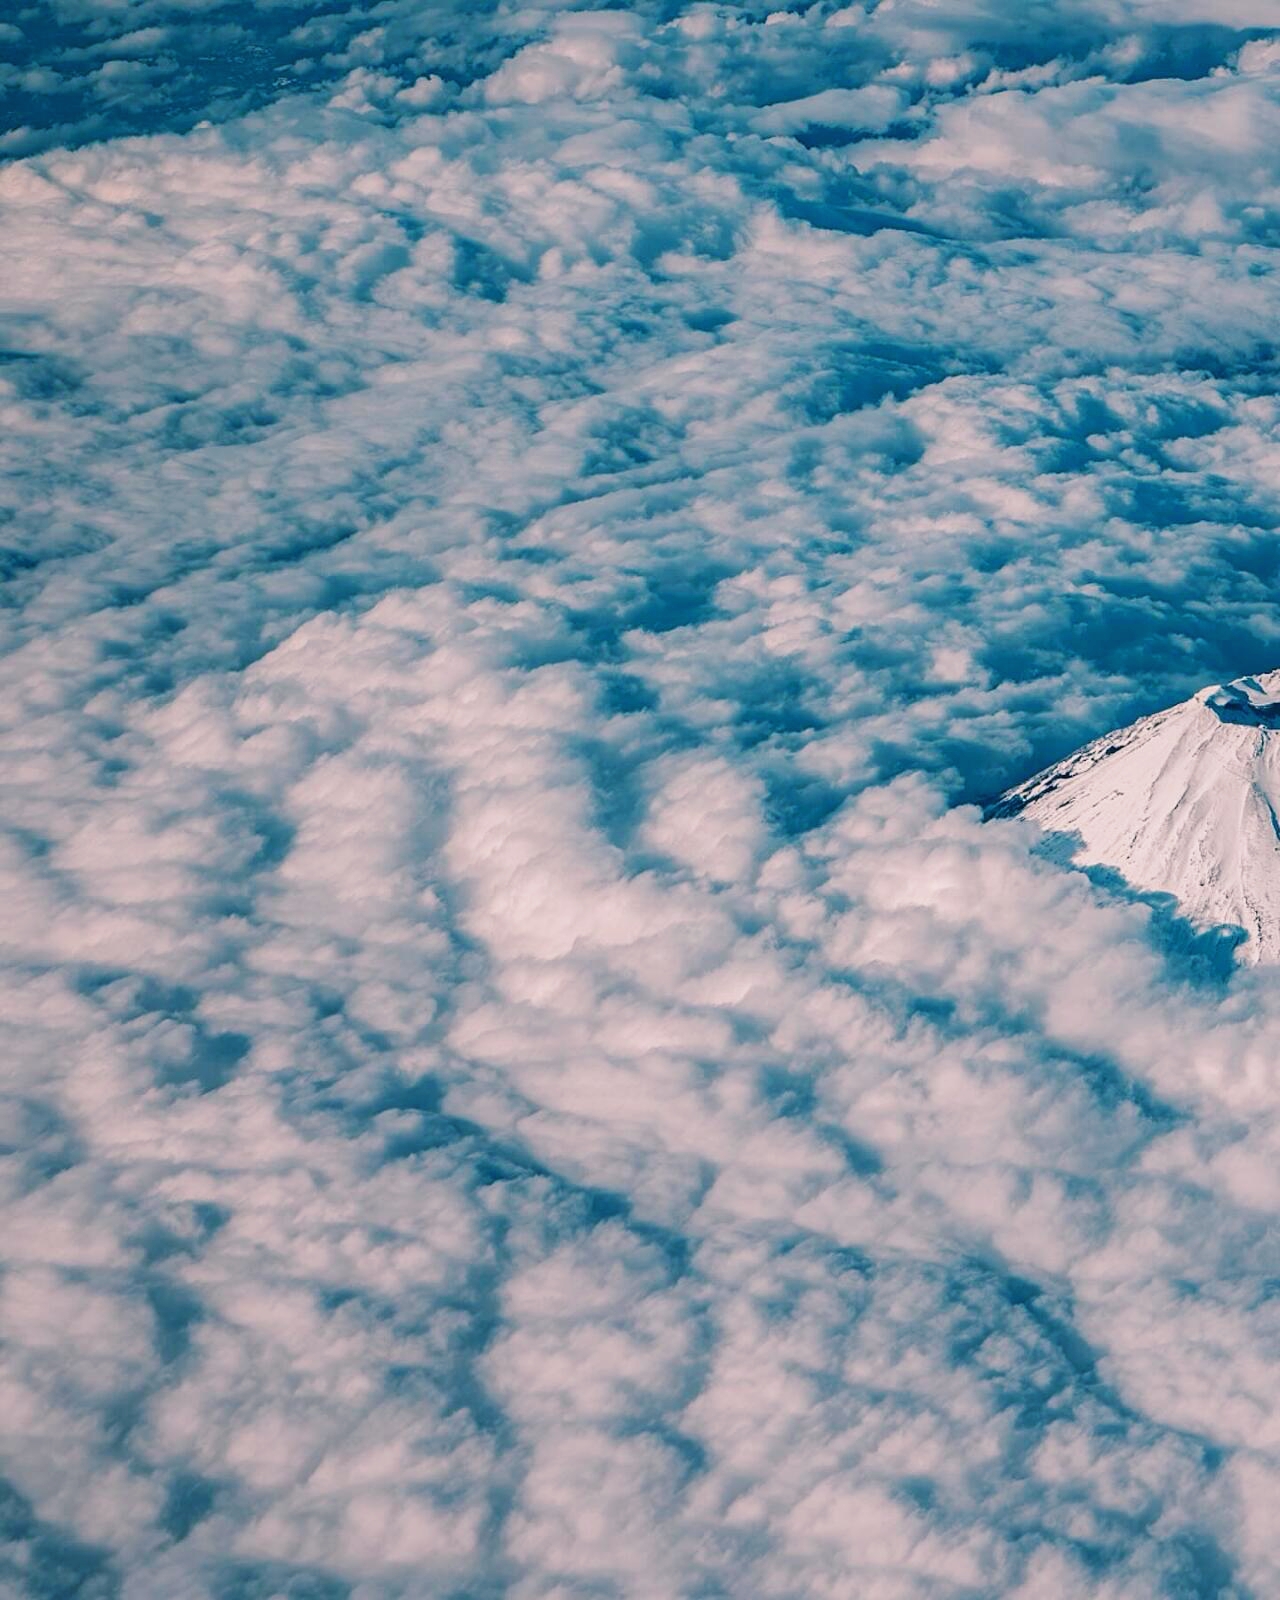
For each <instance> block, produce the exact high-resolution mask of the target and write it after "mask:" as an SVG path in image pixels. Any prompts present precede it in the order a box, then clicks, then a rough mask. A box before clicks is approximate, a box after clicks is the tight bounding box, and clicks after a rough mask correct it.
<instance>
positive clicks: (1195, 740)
mask: <svg viewBox="0 0 1280 1600" xmlns="http://www.w3.org/2000/svg"><path fill="white" fill-rule="evenodd" d="M993 814H994V815H999V816H1015V815H1025V816H1029V817H1032V818H1034V820H1035V821H1036V822H1038V823H1039V824H1040V825H1041V827H1043V828H1044V829H1045V830H1046V831H1047V832H1049V833H1051V834H1056V835H1062V836H1064V837H1065V838H1066V839H1069V840H1071V841H1073V842H1076V841H1078V842H1079V848H1077V849H1076V850H1075V851H1074V853H1073V857H1072V858H1073V860H1075V861H1076V862H1079V863H1096V864H1100V865H1106V866H1110V867H1114V868H1115V869H1116V870H1117V871H1118V872H1120V873H1122V874H1123V875H1124V877H1125V878H1127V879H1128V880H1129V882H1130V883H1132V884H1134V885H1135V886H1136V887H1138V888H1141V889H1152V890H1162V891H1167V892H1168V893H1170V894H1173V895H1176V896H1177V898H1178V901H1179V904H1180V908H1181V910H1182V912H1183V913H1184V915H1186V916H1187V917H1189V918H1190V919H1191V920H1192V921H1194V922H1197V923H1201V924H1210V925H1211V924H1217V923H1231V924H1236V925H1238V926H1240V927H1241V928H1243V929H1244V930H1245V932H1246V933H1247V934H1248V939H1247V941H1246V942H1245V943H1244V944H1243V945H1242V946H1241V950H1240V954H1241V956H1242V958H1243V959H1244V960H1246V961H1255V962H1257V961H1276V960H1280V672H1270V673H1267V674H1265V675H1264V676H1263V677H1260V678H1238V679H1236V680H1235V681H1234V682H1232V683H1227V684H1222V685H1216V686H1210V687H1209V688H1207V689H1202V690H1201V691H1200V692H1199V694H1196V695H1193V696H1192V698H1191V699H1190V700H1187V701H1184V702H1183V703H1182V704H1181V705H1177V706H1173V707H1171V708H1170V709H1169V710H1168V711H1161V712H1157V713H1156V715H1154V716H1150V717H1143V718H1142V719H1141V720H1140V721H1138V722H1135V723H1134V724H1133V725H1132V726H1131V727H1128V728H1122V729H1120V730H1119V731H1118V732H1116V733H1109V734H1106V735H1104V737H1102V738H1101V739H1095V740H1094V741H1093V743H1092V744H1087V745H1085V746H1084V747H1083V749H1081V750H1078V751H1076V752H1075V754H1074V755H1071V756H1068V757H1067V759H1066V760H1065V761H1061V762H1059V763H1058V764H1057V765H1056V766H1053V767H1049V768H1047V769H1046V770H1045V771H1044V772H1041V773H1038V774H1037V775H1036V776H1035V777H1034V778H1030V779H1028V781H1027V782H1026V783H1024V784H1021V785H1020V786H1019V787H1018V788H1016V789H1011V790H1010V791H1009V792H1008V794H1006V795H1005V796H1004V797H1003V799H1002V800H1001V801H1000V802H999V804H998V805H997V806H996V807H994V808H993Z"/></svg>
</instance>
